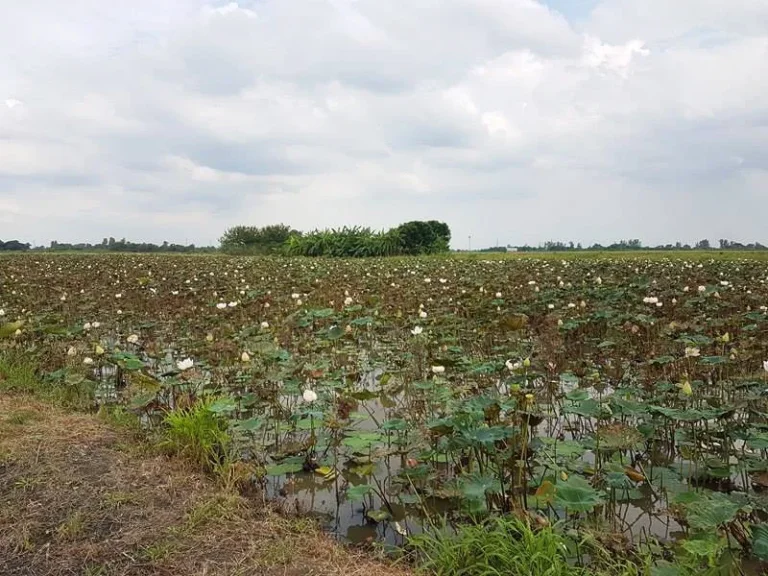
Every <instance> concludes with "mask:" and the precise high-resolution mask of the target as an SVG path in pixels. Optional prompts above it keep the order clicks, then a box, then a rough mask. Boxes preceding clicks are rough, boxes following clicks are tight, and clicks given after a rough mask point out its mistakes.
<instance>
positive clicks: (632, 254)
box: [451, 250, 768, 260]
mask: <svg viewBox="0 0 768 576" xmlns="http://www.w3.org/2000/svg"><path fill="white" fill-rule="evenodd" d="M451 256H453V257H457V258H481V259H482V258H486V259H496V258H500V259H506V258H561V259H563V258H565V259H572V258H584V259H592V260H594V259H601V258H640V259H651V260H657V259H664V258H671V259H683V260H710V259H715V260H739V259H748V260H768V250H669V251H666V250H614V251H608V250H606V251H600V252H599V251H592V250H587V251H582V252H576V251H574V252H568V251H566V252H506V253H504V252H454V253H452V254H451Z"/></svg>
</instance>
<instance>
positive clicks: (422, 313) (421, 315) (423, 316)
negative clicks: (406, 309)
mask: <svg viewBox="0 0 768 576" xmlns="http://www.w3.org/2000/svg"><path fill="white" fill-rule="evenodd" d="M426 317H427V313H426V312H424V310H422V311H421V312H419V318H426Z"/></svg>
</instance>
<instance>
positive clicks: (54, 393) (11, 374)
mask: <svg viewBox="0 0 768 576" xmlns="http://www.w3.org/2000/svg"><path fill="white" fill-rule="evenodd" d="M93 389H94V383H93V382H90V381H89V380H87V379H85V378H82V377H76V378H70V379H68V380H63V381H61V380H55V379H53V380H47V379H42V378H40V377H39V376H38V365H37V363H36V362H35V359H34V357H33V356H32V355H30V354H25V353H23V352H20V351H18V350H15V349H9V350H5V351H3V352H2V354H0V392H7V393H14V394H28V395H30V396H34V397H35V398H39V399H41V400H45V401H48V402H52V403H54V404H57V405H60V406H66V407H68V408H74V409H78V410H85V409H89V408H92V407H93V405H94V396H93Z"/></svg>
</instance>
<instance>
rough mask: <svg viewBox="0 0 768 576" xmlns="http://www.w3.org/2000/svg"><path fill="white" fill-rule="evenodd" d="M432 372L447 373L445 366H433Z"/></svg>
mask: <svg viewBox="0 0 768 576" xmlns="http://www.w3.org/2000/svg"><path fill="white" fill-rule="evenodd" d="M432 374H445V366H432Z"/></svg>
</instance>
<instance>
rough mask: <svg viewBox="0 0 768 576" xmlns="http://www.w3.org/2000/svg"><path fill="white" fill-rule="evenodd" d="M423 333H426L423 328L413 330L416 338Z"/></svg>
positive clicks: (418, 327) (416, 327) (417, 327)
mask: <svg viewBox="0 0 768 576" xmlns="http://www.w3.org/2000/svg"><path fill="white" fill-rule="evenodd" d="M422 332H424V328H422V327H421V326H415V327H414V328H413V330H411V334H413V335H414V336H418V335H419V334H421V333H422Z"/></svg>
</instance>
